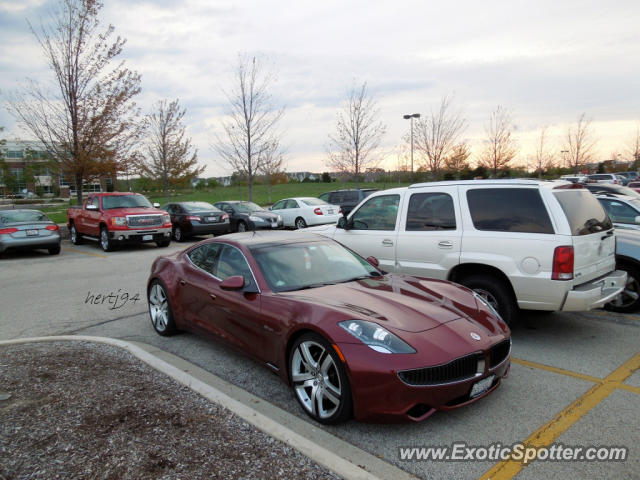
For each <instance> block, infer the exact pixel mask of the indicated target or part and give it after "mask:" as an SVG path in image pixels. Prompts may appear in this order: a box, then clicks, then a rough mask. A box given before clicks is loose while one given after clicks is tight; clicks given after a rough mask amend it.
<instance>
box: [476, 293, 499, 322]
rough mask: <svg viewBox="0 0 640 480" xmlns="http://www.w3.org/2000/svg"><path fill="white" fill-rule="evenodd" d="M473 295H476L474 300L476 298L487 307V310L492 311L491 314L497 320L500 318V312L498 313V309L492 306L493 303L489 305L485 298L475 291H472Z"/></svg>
mask: <svg viewBox="0 0 640 480" xmlns="http://www.w3.org/2000/svg"><path fill="white" fill-rule="evenodd" d="M473 296H474V297H476V300H478V301H479V302H480V303H482V304H483V305H484V306H485V307H487V308H488V309H489V311H490V312H491V313H493V315H494V316H495V317H496V318H497V319H498V320H502V317H501V316H500V314H499V313H498V311H497V310H496V309H495V308H493V305H491V304H490V303H489V302H487V300H486V299H485V298H484V297H482V296H481V295H480V294H479V293H477V292H473Z"/></svg>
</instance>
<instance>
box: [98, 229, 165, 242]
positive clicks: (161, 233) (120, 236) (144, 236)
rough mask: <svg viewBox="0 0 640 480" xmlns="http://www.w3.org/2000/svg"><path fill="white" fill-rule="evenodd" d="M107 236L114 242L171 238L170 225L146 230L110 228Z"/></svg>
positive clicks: (157, 240) (152, 240) (155, 240)
mask: <svg viewBox="0 0 640 480" xmlns="http://www.w3.org/2000/svg"><path fill="white" fill-rule="evenodd" d="M109 238H111V240H113V241H115V242H136V243H138V242H140V243H142V242H160V241H165V240H169V239H171V227H163V228H150V229H146V230H143V229H141V230H112V231H110V232H109Z"/></svg>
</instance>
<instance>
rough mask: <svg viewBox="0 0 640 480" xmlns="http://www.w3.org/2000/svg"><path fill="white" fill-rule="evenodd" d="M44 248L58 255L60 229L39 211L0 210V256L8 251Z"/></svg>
mask: <svg viewBox="0 0 640 480" xmlns="http://www.w3.org/2000/svg"><path fill="white" fill-rule="evenodd" d="M36 248H44V249H46V250H48V251H49V254H51V255H57V254H59V253H60V229H59V227H58V225H57V224H55V223H53V222H52V221H51V220H50V219H49V217H47V216H46V215H45V214H44V213H42V212H41V211H39V210H26V209H23V210H0V254H2V253H3V252H5V251H7V250H9V249H36Z"/></svg>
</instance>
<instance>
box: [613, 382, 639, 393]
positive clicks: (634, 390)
mask: <svg viewBox="0 0 640 480" xmlns="http://www.w3.org/2000/svg"><path fill="white" fill-rule="evenodd" d="M617 388H620V389H622V390H627V391H629V392H632V393H637V394H638V395H640V387H634V386H633V385H626V384H624V383H623V384H622V385H618V387H617Z"/></svg>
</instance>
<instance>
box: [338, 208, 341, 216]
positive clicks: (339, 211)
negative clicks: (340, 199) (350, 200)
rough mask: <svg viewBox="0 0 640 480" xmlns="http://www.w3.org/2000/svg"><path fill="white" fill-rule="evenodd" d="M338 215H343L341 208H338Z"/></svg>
mask: <svg viewBox="0 0 640 480" xmlns="http://www.w3.org/2000/svg"><path fill="white" fill-rule="evenodd" d="M338 213H339V214H340V215H342V207H339V208H338Z"/></svg>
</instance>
